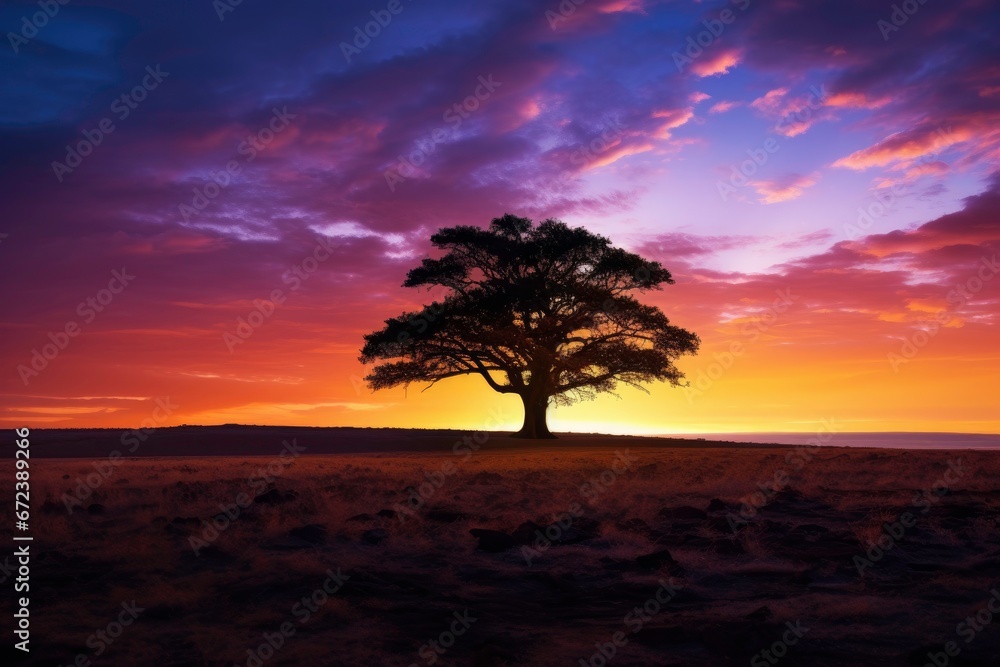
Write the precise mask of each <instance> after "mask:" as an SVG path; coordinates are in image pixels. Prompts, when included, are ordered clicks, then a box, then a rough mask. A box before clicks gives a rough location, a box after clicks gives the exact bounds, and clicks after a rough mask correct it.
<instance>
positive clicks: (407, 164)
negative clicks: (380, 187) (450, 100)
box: [382, 74, 503, 192]
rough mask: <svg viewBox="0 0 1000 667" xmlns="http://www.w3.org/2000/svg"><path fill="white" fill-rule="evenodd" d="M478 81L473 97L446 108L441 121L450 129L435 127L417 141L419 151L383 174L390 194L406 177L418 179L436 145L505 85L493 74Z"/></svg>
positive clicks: (407, 156) (399, 159)
mask: <svg viewBox="0 0 1000 667" xmlns="http://www.w3.org/2000/svg"><path fill="white" fill-rule="evenodd" d="M478 81H479V85H477V86H476V87H475V89H474V90H473V91H472V94H471V95H469V96H468V97H466V98H465V99H463V100H462V101H460V102H456V103H455V104H452V105H451V106H450V107H448V108H447V109H445V111H444V113H443V114H442V116H441V119H442V120H443V121H444V122H445V123H447V124H448V127H447V128H445V127H437V128H435V129H434V130H433V131H432V132H431V133H430V135H429V136H427V137H426V138H424V139H420V140H418V141H417V142H416V143H417V148H416V149H414V150H412V151H410V153H409V154H407V155H399V156H398V157H397V158H396V164H394V165H393V166H391V167H389V168H388V169H386V170H385V171H384V172H382V176H383V177H384V178H385V184H386V185H387V186H389V191H390V192H395V191H396V186H397V185H398V184H400V183H402V182H403V181H405V180H406V179H407V178H409V177H411V176H416V175H417V174H418V173H419V172H420V166H421V165H423V164H424V163H425V162H427V158H428V157H430V156H431V155H433V154H434V151H436V150H437V145H438V144H440V143H444V142H446V141H448V140H449V139H451V138H453V137H454V136H455V134H456V133H457V132H458V129H459V128H460V127H462V123H464V122H465V121H466V120H468V119H469V118H470V117H471V115H472V114H473V113H475V112H476V111H478V110H479V108H480V106H481V105H482V103H483V102H485V101H486V100H488V99H490V97H492V96H493V93H494V92H496V89H497V88H499V87H500V86H502V85H503V82H501V81H495V80H494V79H493V75H492V74H489V75H488V76H482V75H480V76H479V79H478Z"/></svg>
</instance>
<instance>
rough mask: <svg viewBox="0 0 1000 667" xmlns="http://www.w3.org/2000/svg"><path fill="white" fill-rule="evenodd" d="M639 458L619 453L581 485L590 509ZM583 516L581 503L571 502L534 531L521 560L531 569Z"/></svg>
mask: <svg viewBox="0 0 1000 667" xmlns="http://www.w3.org/2000/svg"><path fill="white" fill-rule="evenodd" d="M638 461H639V459H638V458H636V457H635V456H633V455H632V454H631V453H630V452H629V450H627V449H626V450H625V451H616V452H615V457H614V459H612V462H611V465H610V466H609V467H607V468H605V469H604V470H602V471H601V472H600V473H599V474H597V475H595V476H594V477H591V478H590V479H588V480H586V481H584V483H583V484H581V485H580V488H579V490H578V491H579V494H580V496H581V497H582V498H583V499H584V503H586V505H587V506H588V507H589V506H590V505H593V504H594V503H596V502H597V500H598V499H599V498H600V497H601V496H602V495H604V494H605V493H607V492H608V491H609V490H610V489H611V487H612V486H614V485H615V483H617V482H618V480H619V479H621V478H622V477H623V476H624V475H625V473H627V472H631V471H632V467H633V466H634V465H635V464H636V463H638ZM583 515H584V508H583V506H581V505H580V503H578V502H573V503H570V506H569V507H568V508H567V510H566V511H565V512H562V513H561V514H555V515H553V516H552V523H550V524H549V525H547V526H545V527H544V528H538V529H536V530H535V539H534V540H533V541H532V542H531V543H530V544H523V545H521V557H522V558H524V562H525V564H526V565H527V566H528V567H531V564H532V561H534V560H535V559H536V558H538V557H540V556H542V555H543V554H544V553H545V552H546V551H548V550H549V549H550V548H551V547H552V545H553V544H556V543H557V542H558V541H559V540H560V539H562V536H563V535H564V534H565V533H566V532H567V531H568V530H570V529H571V528H572V527H573V524H574V522H576V520H577V519H579V518H581V517H582V516H583Z"/></svg>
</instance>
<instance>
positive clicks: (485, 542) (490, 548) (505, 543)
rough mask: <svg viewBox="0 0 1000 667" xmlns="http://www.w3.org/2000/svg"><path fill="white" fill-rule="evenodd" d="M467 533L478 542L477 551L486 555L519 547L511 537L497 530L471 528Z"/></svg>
mask: <svg viewBox="0 0 1000 667" xmlns="http://www.w3.org/2000/svg"><path fill="white" fill-rule="evenodd" d="M469 533H471V534H472V536H473V537H475V538H476V539H478V540H479V545H478V549H479V550H480V551H486V552H487V553H493V554H497V553H501V552H503V551H507V550H508V549H513V548H514V547H516V546H518V545H519V543H518V542H517V540H515V539H514V538H513V537H511V536H510V535H508V534H507V533H503V532H500V531H499V530H490V529H488V528H472V529H471V530H469Z"/></svg>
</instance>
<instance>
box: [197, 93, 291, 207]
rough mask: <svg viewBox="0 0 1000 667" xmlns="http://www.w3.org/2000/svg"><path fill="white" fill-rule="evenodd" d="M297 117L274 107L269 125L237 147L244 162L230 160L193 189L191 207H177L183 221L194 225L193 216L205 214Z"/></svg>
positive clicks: (237, 151) (248, 136) (284, 108)
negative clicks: (239, 175)
mask: <svg viewBox="0 0 1000 667" xmlns="http://www.w3.org/2000/svg"><path fill="white" fill-rule="evenodd" d="M295 118H298V114H293V113H288V107H287V106H284V107H281V109H280V110H279V109H278V108H277V107H273V108H272V109H271V119H270V120H269V121H268V122H267V125H265V126H264V127H262V128H260V129H259V130H257V131H256V132H254V133H253V134H248V135H247V137H246V139H244V140H243V141H241V142H240V143H239V144H238V145H237V146H236V153H237V154H238V155H242V156H243V161H242V163H241V162H240V161H239V160H236V159H232V160H230V161H229V162H227V163H226V166H225V169H220V170H219V171H216V172H214V173H212V174H211V179H212V180H210V181H209V182H208V183H206V184H204V185H202V186H198V187H195V188H194V189H193V190H192V192H194V195H193V196H192V197H191V203H190V204H180V205H178V207H177V211H178V212H179V213H180V214H181V217H182V218H184V222H191V218H192V217H193V216H196V215H198V213H200V212H201V211H204V210H205V209H206V208H207V207H208V205H209V203H211V201H212V200H213V199H215V198H216V197H218V196H219V194H220V193H221V192H222V191H223V190H225V189H226V188H228V187H229V186H230V184H231V183H232V182H233V179H234V178H235V177H236V176H237V175H238V174H239V173H240V172H241V171H243V166H244V165H247V164H250V163H251V162H253V161H254V160H255V159H257V155H258V154H259V153H260V152H261V151H263V150H265V149H266V148H267V147H268V145H270V143H271V142H272V141H274V139H275V137H276V136H277V135H279V134H281V133H282V132H284V131H285V129H286V128H287V127H288V126H289V125H291V124H292V120H294V119H295Z"/></svg>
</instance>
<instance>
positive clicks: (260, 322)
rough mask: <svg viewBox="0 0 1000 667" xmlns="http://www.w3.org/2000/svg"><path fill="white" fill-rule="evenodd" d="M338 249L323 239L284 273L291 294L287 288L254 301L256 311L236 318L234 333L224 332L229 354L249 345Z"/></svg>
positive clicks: (283, 276) (224, 340)
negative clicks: (291, 296)
mask: <svg viewBox="0 0 1000 667" xmlns="http://www.w3.org/2000/svg"><path fill="white" fill-rule="evenodd" d="M334 249H336V246H335V245H333V242H332V241H331V240H330V239H329V238H327V237H325V236H321V237H319V238H318V239H317V241H316V245H315V246H313V250H312V253H310V254H309V255H307V256H306V257H305V258H303V259H302V261H300V262H298V263H296V264H293V265H292V266H291V267H290V268H289V269H288V270H287V271H285V272H284V273H283V274H282V276H281V282H282V284H283V285H288V292H287V293H286V292H285V291H284V290H283V289H280V288H275V289H273V290H271V292H270V293H269V294H268V297H269V298H266V299H254V300H253V308H252V309H251V310H250V312H249V313H247V315H246V317H243V316H242V315H241V316H240V317H237V318H236V327H235V328H234V329H233V331H232V332H229V331H224V332H222V342H223V343H225V345H226V349H228V350H229V353H230V354H232V353H233V352H235V351H236V346H237V345H240V344H242V343H245V342H246V341H247V340H249V338H250V336H252V335H253V334H254V332H255V331H257V329H259V328H260V327H262V326H264V323H265V322H267V321H268V320H269V319H271V316H272V315H274V312H275V310H277V308H278V306H280V305H281V304H283V303H285V301H287V300H288V295H289V294H294V293H295V292H298V291H299V290H300V289H301V288H302V285H303V284H304V283H305V281H307V280H309V278H310V277H311V276H312V275H313V274H314V273H316V271H318V270H319V266H320V264H322V263H323V262H325V261H327V260H328V259H330V257H331V256H332V255H333V251H334Z"/></svg>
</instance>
